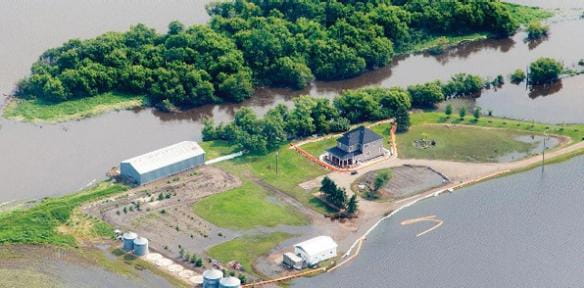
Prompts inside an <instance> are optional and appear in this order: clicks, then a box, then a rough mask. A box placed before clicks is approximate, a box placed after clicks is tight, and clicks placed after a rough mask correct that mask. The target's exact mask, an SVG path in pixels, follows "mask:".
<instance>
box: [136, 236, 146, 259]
mask: <svg viewBox="0 0 584 288" xmlns="http://www.w3.org/2000/svg"><path fill="white" fill-rule="evenodd" d="M146 254H148V239H146V238H144V237H138V238H136V239H135V240H134V255H136V256H144V255H146Z"/></svg>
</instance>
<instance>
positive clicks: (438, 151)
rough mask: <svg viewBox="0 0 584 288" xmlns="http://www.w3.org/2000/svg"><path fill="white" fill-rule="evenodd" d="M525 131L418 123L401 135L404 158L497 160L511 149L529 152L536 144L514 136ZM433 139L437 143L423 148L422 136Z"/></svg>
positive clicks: (400, 154) (402, 156)
mask: <svg viewBox="0 0 584 288" xmlns="http://www.w3.org/2000/svg"><path fill="white" fill-rule="evenodd" d="M521 135H525V134H524V133H519V132H516V131H510V130H504V129H485V128H475V127H468V126H461V125H458V126H455V125H430V124H424V125H416V126H412V127H410V130H409V131H408V132H407V133H403V134H400V135H399V136H398V137H397V142H398V146H397V147H398V151H399V157H400V158H414V159H442V160H455V161H468V162H496V161H497V158H498V157H500V156H503V155H506V154H509V153H513V152H520V153H527V152H529V150H531V148H532V145H531V144H528V143H524V142H521V141H517V140H514V138H515V137H517V136H521ZM421 138H424V139H431V140H435V141H436V146H432V147H430V148H427V149H420V148H417V147H415V146H414V145H413V143H414V141H415V140H418V139H421Z"/></svg>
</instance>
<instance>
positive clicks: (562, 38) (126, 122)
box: [0, 0, 584, 203]
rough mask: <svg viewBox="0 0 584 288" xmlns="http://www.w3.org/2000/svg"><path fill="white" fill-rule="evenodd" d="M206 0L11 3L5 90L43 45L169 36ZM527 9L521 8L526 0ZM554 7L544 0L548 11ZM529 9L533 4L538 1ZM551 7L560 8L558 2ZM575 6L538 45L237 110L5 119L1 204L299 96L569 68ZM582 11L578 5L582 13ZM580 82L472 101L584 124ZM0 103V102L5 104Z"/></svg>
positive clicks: (575, 41) (509, 46)
mask: <svg viewBox="0 0 584 288" xmlns="http://www.w3.org/2000/svg"><path fill="white" fill-rule="evenodd" d="M206 2H208V1H200V0H193V1H187V0H170V1H162V0H148V1H142V0H128V1H121V2H120V1H110V0H94V1H72V0H55V1H50V2H47V1H41V0H19V1H16V0H9V1H5V2H3V3H2V11H3V12H4V13H2V14H3V16H2V17H0V37H1V38H2V39H3V40H2V41H0V60H1V61H2V62H1V64H2V65H1V66H0V67H1V68H0V92H1V93H9V92H10V91H11V90H12V89H13V87H14V83H15V82H16V81H18V80H19V79H20V78H22V77H24V76H25V75H26V74H27V71H28V69H29V67H30V65H31V63H32V62H34V60H35V59H36V58H37V57H38V55H40V54H41V53H42V51H44V50H45V49H47V48H50V47H54V46H57V45H59V44H60V43H62V42H63V41H65V40H67V39H69V38H72V37H81V38H87V37H92V36H95V35H98V34H100V33H103V32H106V31H111V30H115V31H122V30H125V29H127V28H128V27H129V26H130V25H132V24H135V23H137V22H143V23H145V24H147V25H150V26H153V27H156V28H157V29H158V30H160V31H163V30H164V29H165V26H166V25H167V23H168V22H169V21H171V20H174V19H179V20H181V21H183V22H185V23H189V24H190V23H204V22H206V21H207V20H208V16H207V15H206V12H205V11H204V5H205V3H206ZM523 2H524V1H523ZM548 2H549V1H543V2H542V3H546V5H549V3H548ZM532 3H533V2H532ZM554 3H555V1H554ZM573 6H576V7H578V6H584V4H582V2H581V1H580V2H578V1H575V2H570V1H561V5H560V7H562V9H563V10H562V11H563V12H562V15H564V16H561V17H558V19H556V20H553V21H552V22H553V23H552V24H551V35H550V37H549V39H547V40H546V41H544V42H542V43H540V44H539V45H537V46H535V47H533V46H530V45H529V44H527V43H524V41H523V39H524V38H525V36H526V35H525V33H518V34H517V35H515V36H514V37H512V38H510V39H501V40H485V41H479V42H475V43H469V44H466V45H462V46H460V47H457V48H453V49H451V50H449V51H447V53H445V54H444V55H440V56H437V57H435V56H430V55H424V54H418V55H411V56H403V57H399V58H398V59H396V60H395V61H394V63H393V65H391V66H390V67H387V68H384V69H380V70H377V71H373V72H370V73H367V74H365V75H362V76H361V77H357V78H354V79H350V80H346V81H338V82H315V83H313V84H312V85H311V87H309V88H307V89H306V90H304V91H289V90H283V89H259V90H258V91H257V95H256V97H255V98H254V99H252V100H250V101H247V102H245V103H243V104H239V105H234V104H230V105H217V106H206V107H201V108H197V109H192V110H189V111H186V112H183V113H178V114H167V113H160V112H156V111H153V110H151V109H140V110H134V111H120V112H111V113H107V114H105V115H102V116H99V117H95V118H92V119H87V120H82V121H72V122H66V123H61V124H54V125H38V124H30V123H19V122H14V121H8V120H4V119H2V120H0V155H1V156H0V203H2V202H7V201H13V200H18V201H20V200H27V199H36V198H40V197H44V196H51V195H61V194H65V193H70V192H73V191H76V190H78V189H80V188H82V187H84V186H85V185H87V184H88V183H90V182H92V181H94V180H96V179H97V180H99V179H101V178H103V177H104V175H105V171H107V170H108V169H109V168H110V167H112V166H114V165H116V164H117V163H118V162H119V161H120V160H123V159H125V158H128V157H131V156H134V155H137V154H140V153H144V152H147V151H150V150H153V149H155V148H158V147H161V146H164V145H168V144H171V143H174V142H177V141H181V140H185V139H198V138H199V137H200V136H199V135H200V130H201V120H202V119H203V118H204V117H212V118H214V119H216V120H217V121H226V120H229V119H230V118H231V117H232V115H233V113H234V111H236V110H237V109H238V107H240V106H241V105H245V106H249V107H251V108H253V109H254V110H255V111H257V112H258V113H263V112H264V111H266V110H267V109H269V108H271V107H273V106H275V105H276V104H278V103H284V104H289V103H291V99H292V98H293V97H294V96H296V95H299V94H311V95H317V96H321V97H333V96H334V95H335V94H337V93H338V92H339V91H341V90H343V89H349V88H357V87H363V86H368V85H382V86H393V85H401V86H404V85H408V84H412V83H419V82H425V81H430V80H434V79H448V78H449V77H450V76H451V75H452V74H454V73H459V72H468V73H475V74H479V75H483V76H491V77H494V76H496V75H497V74H505V75H506V74H509V73H510V72H512V71H513V70H514V69H517V68H524V67H526V65H528V63H529V62H531V61H532V60H534V59H536V58H538V57H540V56H549V57H554V58H558V59H560V60H562V61H564V62H565V63H566V64H571V63H576V62H577V61H578V60H579V59H581V58H584V52H582V51H583V50H582V48H584V29H583V28H584V21H583V20H580V19H578V17H577V16H576V15H579V11H575V10H573V9H572V7H573ZM580 8H582V7H580ZM583 79H584V78H582V77H575V78H571V79H565V80H563V81H562V83H561V84H559V87H558V86H556V87H552V89H548V90H546V91H544V92H540V90H537V91H535V92H534V91H529V90H526V89H525V87H523V86H516V85H505V86H504V87H503V88H501V89H499V90H497V91H495V90H491V91H488V92H486V93H485V94H484V95H483V96H481V97H480V98H478V99H477V100H476V102H477V104H478V105H479V106H482V107H485V108H486V109H489V110H493V113H494V115H498V116H508V117H516V118H524V119H530V120H532V119H533V120H539V121H546V122H584V108H582V107H584V96H583V95H582V94H583V93H582V92H581V91H582V89H581V88H582V85H583V84H582V83H583V82H584V81H582V80H583ZM0 102H1V100H0Z"/></svg>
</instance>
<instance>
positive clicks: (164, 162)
mask: <svg viewBox="0 0 584 288" xmlns="http://www.w3.org/2000/svg"><path fill="white" fill-rule="evenodd" d="M204 153H205V151H204V150H203V148H201V146H199V144H198V143H197V142H195V141H183V142H179V143H176V144H174V145H170V146H167V147H164V148H161V149H158V150H155V151H152V152H148V153H146V154H142V155H140V156H136V157H134V158H131V159H128V160H124V161H122V163H128V164H130V165H132V167H134V169H136V171H137V172H138V173H140V174H143V173H147V172H150V171H154V170H156V169H159V168H162V167H166V166H168V165H171V164H174V163H177V162H180V161H183V160H186V159H189V158H192V157H195V156H199V155H201V154H204Z"/></svg>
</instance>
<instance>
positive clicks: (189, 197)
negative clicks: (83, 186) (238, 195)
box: [83, 166, 241, 257]
mask: <svg viewBox="0 0 584 288" xmlns="http://www.w3.org/2000/svg"><path fill="white" fill-rule="evenodd" d="M240 185H241V181H240V180H239V178H237V177H235V176H233V175H230V174H228V173H226V172H225V171H223V170H221V169H218V168H215V167H212V166H203V167H201V168H199V169H197V170H194V171H193V170H191V171H187V172H184V173H181V174H178V175H176V176H173V177H169V178H166V179H163V180H159V181H156V182H154V183H150V184H147V185H145V186H140V187H136V188H134V189H131V190H130V191H128V192H127V193H124V194H123V195H118V196H116V197H115V198H109V199H105V200H101V201H99V202H96V203H91V204H89V205H86V206H84V207H83V210H84V212H86V213H88V214H90V215H94V216H97V217H100V218H101V219H103V220H105V221H106V222H108V223H110V224H112V225H113V226H114V227H116V228H119V229H121V230H124V231H128V230H130V231H134V232H136V233H138V235H140V236H144V237H146V238H148V239H149V240H150V243H149V244H150V247H151V248H153V249H155V250H157V251H160V252H162V253H164V254H166V255H167V256H169V257H177V256H178V255H179V251H180V248H179V247H182V248H183V249H184V250H185V251H188V252H191V253H193V252H196V253H202V252H203V251H204V250H205V249H206V248H207V247H209V246H212V245H215V244H217V243H220V242H223V241H226V240H228V239H229V238H232V237H234V236H235V233H234V232H233V231H229V230H227V229H223V228H218V227H216V226H214V225H212V224H210V223H208V222H207V221H205V220H203V219H201V218H200V217H198V216H197V215H195V214H194V213H193V211H192V205H193V203H195V202H196V201H197V200H199V199H202V198H204V197H207V196H209V195H213V194H216V193H220V192H223V191H226V190H229V189H232V188H235V187H238V186H240ZM199 255H200V254H199Z"/></svg>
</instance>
